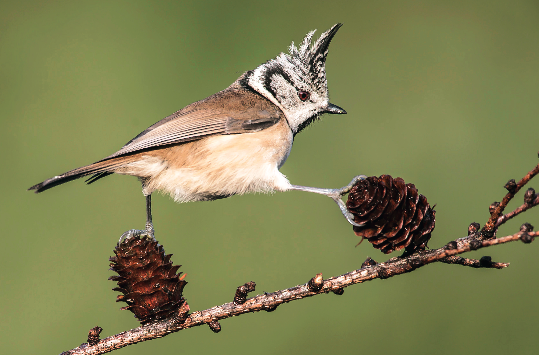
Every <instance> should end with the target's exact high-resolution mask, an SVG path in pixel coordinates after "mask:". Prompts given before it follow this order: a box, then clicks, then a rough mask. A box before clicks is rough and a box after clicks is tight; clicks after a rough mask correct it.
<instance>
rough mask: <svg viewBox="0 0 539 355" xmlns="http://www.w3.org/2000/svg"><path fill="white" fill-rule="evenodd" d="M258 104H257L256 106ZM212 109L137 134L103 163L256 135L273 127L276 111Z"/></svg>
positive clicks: (181, 114)
mask: <svg viewBox="0 0 539 355" xmlns="http://www.w3.org/2000/svg"><path fill="white" fill-rule="evenodd" d="M259 103H260V102H259ZM226 106H227V105H225V107H223V106H216V105H213V104H211V102H210V103H208V104H204V103H202V104H199V105H195V106H193V107H192V109H190V107H189V106H188V107H186V108H185V109H183V110H180V111H178V112H176V113H174V114H172V115H170V116H168V117H166V118H164V119H162V120H161V121H159V122H157V123H156V124H154V125H152V126H150V127H149V128H148V129H146V130H145V131H143V132H142V133H140V134H139V135H138V136H136V137H135V138H133V139H132V140H131V141H129V142H128V143H127V144H126V145H125V146H123V147H122V149H120V150H119V151H117V152H116V153H114V154H112V155H110V156H108V157H106V158H105V159H103V160H109V159H112V158H116V157H119V156H123V155H127V154H132V153H136V152H139V151H144V150H148V149H152V148H156V147H162V146H166V145H171V144H178V143H185V142H190V141H195V140H199V139H202V138H204V137H207V136H211V135H217V134H238V133H250V132H258V131H260V130H263V129H266V128H268V127H271V126H273V125H274V124H276V123H277V122H278V121H279V120H280V119H281V118H282V117H283V115H282V113H281V111H280V110H277V109H275V108H273V107H271V106H269V105H266V104H263V105H260V104H256V105H248V104H247V105H246V104H244V105H236V107H234V108H233V109H232V108H230V107H226Z"/></svg>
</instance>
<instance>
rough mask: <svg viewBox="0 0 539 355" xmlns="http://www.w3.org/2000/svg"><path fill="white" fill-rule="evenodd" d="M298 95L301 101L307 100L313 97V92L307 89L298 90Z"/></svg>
mask: <svg viewBox="0 0 539 355" xmlns="http://www.w3.org/2000/svg"><path fill="white" fill-rule="evenodd" d="M298 97H299V99H300V100H301V101H307V100H309V97H311V94H309V93H308V92H307V91H298Z"/></svg>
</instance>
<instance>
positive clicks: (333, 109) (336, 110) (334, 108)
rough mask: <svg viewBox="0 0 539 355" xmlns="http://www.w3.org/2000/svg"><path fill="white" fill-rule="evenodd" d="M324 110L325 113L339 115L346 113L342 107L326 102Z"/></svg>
mask: <svg viewBox="0 0 539 355" xmlns="http://www.w3.org/2000/svg"><path fill="white" fill-rule="evenodd" d="M325 112H326V113H331V114H339V115H342V114H346V111H345V110H344V109H342V108H340V107H339V106H337V105H333V104H328V107H326V111H325Z"/></svg>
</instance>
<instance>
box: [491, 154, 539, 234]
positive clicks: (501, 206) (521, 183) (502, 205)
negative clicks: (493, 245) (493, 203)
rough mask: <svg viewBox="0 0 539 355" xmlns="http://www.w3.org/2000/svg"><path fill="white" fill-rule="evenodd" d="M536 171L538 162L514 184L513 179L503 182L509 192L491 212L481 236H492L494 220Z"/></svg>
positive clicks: (538, 171)
mask: <svg viewBox="0 0 539 355" xmlns="http://www.w3.org/2000/svg"><path fill="white" fill-rule="evenodd" d="M538 173H539V164H537V166H536V167H535V168H534V169H533V170H531V171H530V172H529V173H527V174H526V176H524V177H523V178H522V179H521V180H520V181H519V182H518V183H516V184H515V182H514V180H509V182H508V183H507V184H505V187H506V188H507V190H508V191H509V192H508V193H507V194H506V195H505V197H504V198H503V200H502V202H500V204H499V205H498V206H497V207H496V208H495V209H494V211H493V212H492V213H491V215H490V218H489V220H488V221H487V223H486V224H485V226H484V227H483V230H482V231H481V237H482V238H485V239H490V238H492V237H493V236H494V231H495V229H496V224H497V223H496V222H498V218H500V215H501V214H502V212H503V210H504V209H505V207H506V206H507V204H508V203H509V201H511V200H512V199H513V197H514V196H515V194H516V193H517V192H518V191H519V190H520V189H521V188H522V187H523V186H524V185H526V184H527V183H528V181H530V180H531V179H532V178H533V177H534V176H535V175H537V174H538Z"/></svg>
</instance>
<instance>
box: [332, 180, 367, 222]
mask: <svg viewBox="0 0 539 355" xmlns="http://www.w3.org/2000/svg"><path fill="white" fill-rule="evenodd" d="M366 178H367V177H366V176H365V175H358V176H356V177H354V178H353V179H352V181H350V183H349V184H348V185H346V186H344V187H341V188H340V189H333V190H332V191H331V193H330V194H328V196H329V197H331V198H332V199H333V201H335V202H336V203H337V205H338V206H339V209H340V210H341V213H342V214H343V216H344V218H346V220H347V221H348V223H350V224H351V225H353V226H354V227H362V226H363V224H359V223H356V222H355V221H354V215H353V214H352V213H350V211H348V208H346V204H345V203H344V202H343V201H342V200H341V197H343V196H344V195H346V194H347V193H349V192H350V190H352V187H354V186H355V185H356V184H357V183H358V181H361V180H365V179H366Z"/></svg>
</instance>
